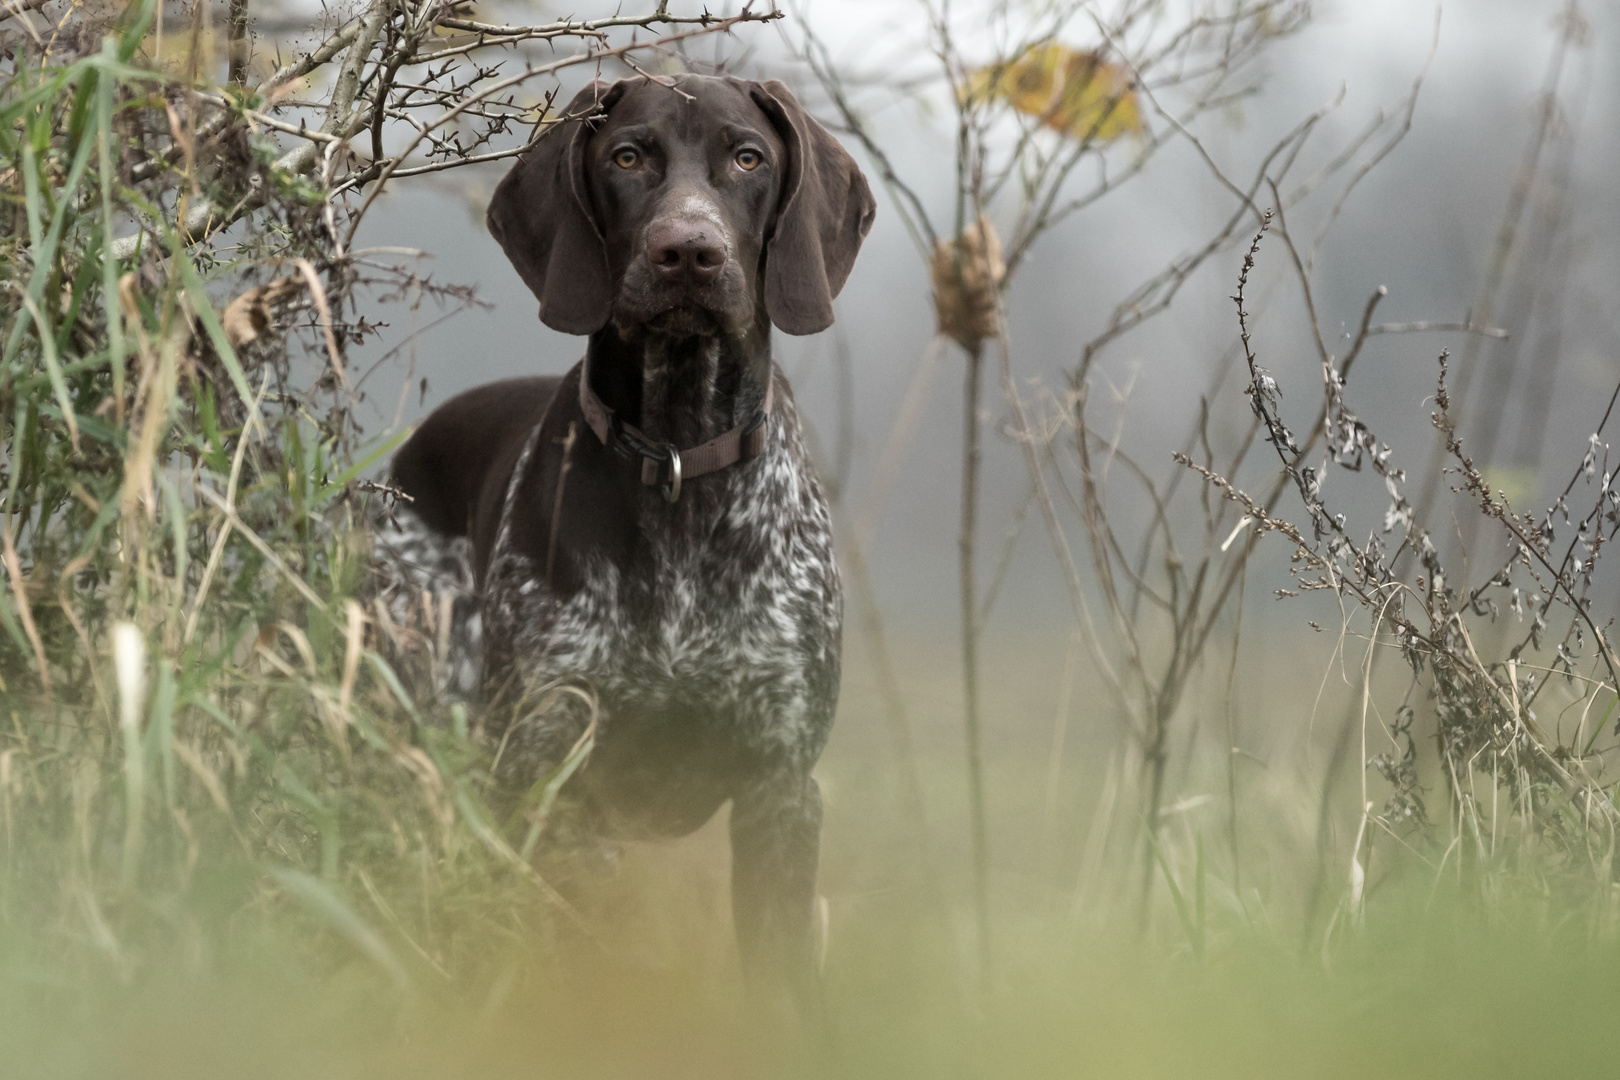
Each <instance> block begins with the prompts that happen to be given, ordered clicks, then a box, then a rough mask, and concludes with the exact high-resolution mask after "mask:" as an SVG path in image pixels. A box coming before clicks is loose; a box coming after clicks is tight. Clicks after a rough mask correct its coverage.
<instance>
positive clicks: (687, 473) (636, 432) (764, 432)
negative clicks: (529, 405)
mask: <svg viewBox="0 0 1620 1080" xmlns="http://www.w3.org/2000/svg"><path fill="white" fill-rule="evenodd" d="M772 381H774V380H772V379H770V378H769V377H767V380H766V383H765V406H764V408H762V409H759V410H757V411H756V412H755V413H754V415H753V416H750V417H749V418H748V419H747V420H745V421H743V422H742V423H741V424H739V425H737V426H736V427H734V428H732V429H731V430H730V431H727V432H725V433H724V434H722V435H716V436H715V437H714V438H712V439H710V440H709V441H708V442H706V443H701V444H699V445H697V446H694V447H692V448H690V449H688V450H677V449H676V448H675V446H674V445H673V444H672V443H661V442H656V441H654V440H653V439H650V438H648V437H647V435H646V434H645V433H644V432H642V431H641V429H640V428H638V427H636V426H635V425H634V424H628V423H625V422H624V421H623V420H620V419H619V418H618V416H616V415H614V412H613V410H612V409H610V408H608V407H607V405H606V404H605V403H604V402H603V401H602V399H601V398H599V397H597V396H596V391H595V390H592V389H591V369H590V359H589V357H587V358H586V360H585V361H584V362H583V363H582V364H581V365H580V372H579V407H580V411H581V412H583V413H584V414H585V422H586V423H587V424H589V425H590V428H591V430H592V431H593V432H595V433H596V437H597V439H598V440H599V441H600V442H601V443H602V445H603V446H605V447H607V448H609V449H610V450H613V451H615V452H617V453H618V454H619V455H620V456H622V457H627V458H630V457H639V458H641V482H642V484H644V485H646V486H647V487H657V486H659V485H662V486H663V489H664V498H666V499H668V500H669V501H670V502H675V501H676V500H677V499H679V498H680V497H681V483H682V482H683V481H685V480H690V479H692V478H693V477H696V476H706V475H708V474H709V473H713V472H719V471H720V470H721V469H725V468H729V467H730V466H732V465H735V464H737V463H738V462H739V461H748V460H749V459H751V458H756V457H758V456H759V455H760V454H763V453H764V452H765V446H766V443H767V442H769V440H770V424H769V421H770V418H771V402H772V393H773V387H772V386H771V382H772Z"/></svg>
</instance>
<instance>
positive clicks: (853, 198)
mask: <svg viewBox="0 0 1620 1080" xmlns="http://www.w3.org/2000/svg"><path fill="white" fill-rule="evenodd" d="M562 116H563V119H562V120H561V122H559V123H556V124H554V125H553V126H552V127H551V128H550V129H549V130H547V131H546V132H545V134H544V135H542V136H541V138H540V139H539V140H538V141H537V142H536V144H535V145H534V147H533V148H532V149H530V150H529V151H527V152H526V153H525V154H523V155H522V156H521V157H519V158H518V162H517V164H516V166H514V167H513V169H512V171H511V172H509V173H507V175H506V177H505V179H503V180H502V181H501V183H500V186H499V187H497V188H496V189H495V196H494V198H493V199H491V200H490V204H489V228H490V232H491V233H492V234H493V235H494V236H495V239H496V240H497V241H499V242H500V245H501V248H502V250H504V251H505V252H506V256H507V258H509V259H511V260H512V265H513V266H515V267H516V268H517V271H518V273H519V274H520V275H522V277H523V280H524V283H525V284H527V285H528V286H529V288H530V289H531V290H533V292H534V294H535V296H537V297H538V298H539V300H540V318H541V320H542V321H544V322H545V324H546V325H547V326H550V327H552V328H553V329H555V330H561V331H563V332H564V333H570V334H589V333H593V332H595V331H596V330H598V329H600V328H602V327H603V326H605V325H606V324H607V322H608V321H609V319H612V320H613V322H614V324H615V326H617V327H618V328H619V329H620V331H621V332H622V333H626V334H629V335H635V334H639V333H643V332H647V331H651V332H654V333H661V334H667V335H669V336H672V337H691V336H694V335H713V334H722V333H724V334H737V333H740V332H741V331H743V330H744V329H746V328H747V327H748V326H750V325H752V324H753V323H754V321H755V319H756V317H757V312H758V311H759V310H760V308H761V306H763V309H764V311H765V313H766V314H767V315H768V316H769V318H770V321H771V322H772V323H773V324H775V325H776V326H777V327H779V328H780V329H782V330H784V331H786V332H787V333H789V334H813V333H816V332H817V331H820V330H824V329H826V328H827V327H828V326H829V325H831V324H832V321H833V314H832V301H833V297H835V296H837V295H838V291H839V290H840V289H841V288H843V285H844V280H845V279H846V278H847V277H848V276H849V271H850V268H851V267H852V266H853V265H854V263H855V254H856V252H858V251H859V250H860V246H861V240H862V239H863V238H864V237H865V236H866V233H867V230H869V229H870V228H871V227H872V216H873V213H874V211H875V209H876V207H875V205H874V203H873V200H872V192H871V189H870V188H868V187H867V184H866V178H865V177H864V176H862V175H861V171H860V169H859V168H858V167H857V166H856V165H855V162H854V160H853V159H851V158H850V156H849V154H847V153H846V152H845V151H844V149H843V147H841V146H839V145H838V142H837V140H835V139H834V138H833V137H832V136H831V135H830V134H828V132H827V130H826V129H825V128H823V127H822V126H821V125H820V124H818V123H816V121H815V120H813V119H811V118H810V117H809V116H808V115H807V114H806V113H805V111H804V110H803V109H801V108H800V107H799V103H798V102H797V101H795V100H794V99H793V95H792V94H790V93H789V92H788V90H787V87H785V86H783V85H782V84H781V83H779V82H766V83H755V82H746V81H744V80H741V79H732V78H712V77H704V76H693V75H688V76H682V77H679V78H678V79H677V80H675V83H674V85H673V86H670V85H665V84H664V83H662V82H655V81H653V80H649V79H627V80H624V81H621V82H618V83H614V84H612V85H609V84H606V83H600V82H598V83H592V84H591V85H590V86H587V87H586V88H585V89H584V90H582V91H580V92H579V94H577V95H576V96H575V97H574V100H573V101H571V102H569V104H568V106H567V107H566V108H565V109H564V111H563V114H562Z"/></svg>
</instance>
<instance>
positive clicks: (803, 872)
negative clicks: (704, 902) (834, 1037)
mask: <svg viewBox="0 0 1620 1080" xmlns="http://www.w3.org/2000/svg"><path fill="white" fill-rule="evenodd" d="M820 854H821V789H820V788H819V787H818V786H817V785H816V781H815V778H814V777H812V776H808V775H781V774H778V775H777V776H775V777H773V778H771V780H770V782H765V783H755V784H752V785H751V786H749V787H748V788H747V789H746V790H744V791H740V792H738V793H737V794H736V795H735V796H734V797H733V799H732V804H731V905H732V912H733V915H734V917H735V919H736V922H737V943H738V945H739V946H740V948H741V951H742V962H743V973H744V975H745V976H746V977H747V979H748V982H749V984H750V985H751V986H754V987H756V988H761V989H763V988H766V987H770V986H780V985H782V984H783V983H786V985H787V986H788V988H789V989H790V990H791V991H792V993H793V995H794V997H796V998H797V999H798V1000H799V1003H800V1005H801V1007H804V1008H806V1009H811V1010H813V1009H814V1008H815V1004H816V1002H817V1001H819V994H818V993H817V973H816V951H817V950H816V934H815V903H816V864H817V862H818V860H819V858H820Z"/></svg>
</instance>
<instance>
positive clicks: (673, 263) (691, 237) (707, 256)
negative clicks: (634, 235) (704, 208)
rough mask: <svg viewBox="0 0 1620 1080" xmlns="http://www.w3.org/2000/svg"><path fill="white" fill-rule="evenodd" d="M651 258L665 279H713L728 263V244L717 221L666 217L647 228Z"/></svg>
mask: <svg viewBox="0 0 1620 1080" xmlns="http://www.w3.org/2000/svg"><path fill="white" fill-rule="evenodd" d="M647 261H648V262H650V263H652V264H653V266H654V267H655V268H657V271H658V275H659V276H660V277H662V278H663V279H664V280H665V281H690V282H693V283H701V282H706V281H712V280H714V279H715V278H716V277H718V276H719V275H720V270H721V268H722V267H724V266H725V265H726V246H725V244H723V243H722V242H721V240H720V231H719V229H718V228H717V227H716V226H715V225H714V223H713V222H709V221H691V220H683V219H681V218H665V219H663V220H662V221H656V222H654V223H653V224H652V227H651V228H649V229H648V230H647Z"/></svg>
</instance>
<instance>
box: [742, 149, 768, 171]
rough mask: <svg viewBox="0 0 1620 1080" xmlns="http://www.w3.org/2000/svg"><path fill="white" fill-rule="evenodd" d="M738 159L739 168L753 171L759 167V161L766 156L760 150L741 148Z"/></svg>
mask: <svg viewBox="0 0 1620 1080" xmlns="http://www.w3.org/2000/svg"><path fill="white" fill-rule="evenodd" d="M736 160H737V168H739V169H742V170H743V171H744V172H753V171H754V170H755V169H757V168H759V163H760V162H762V161H764V160H765V156H764V155H763V154H761V153H760V152H759V151H758V150H739V151H737V159H736Z"/></svg>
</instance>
